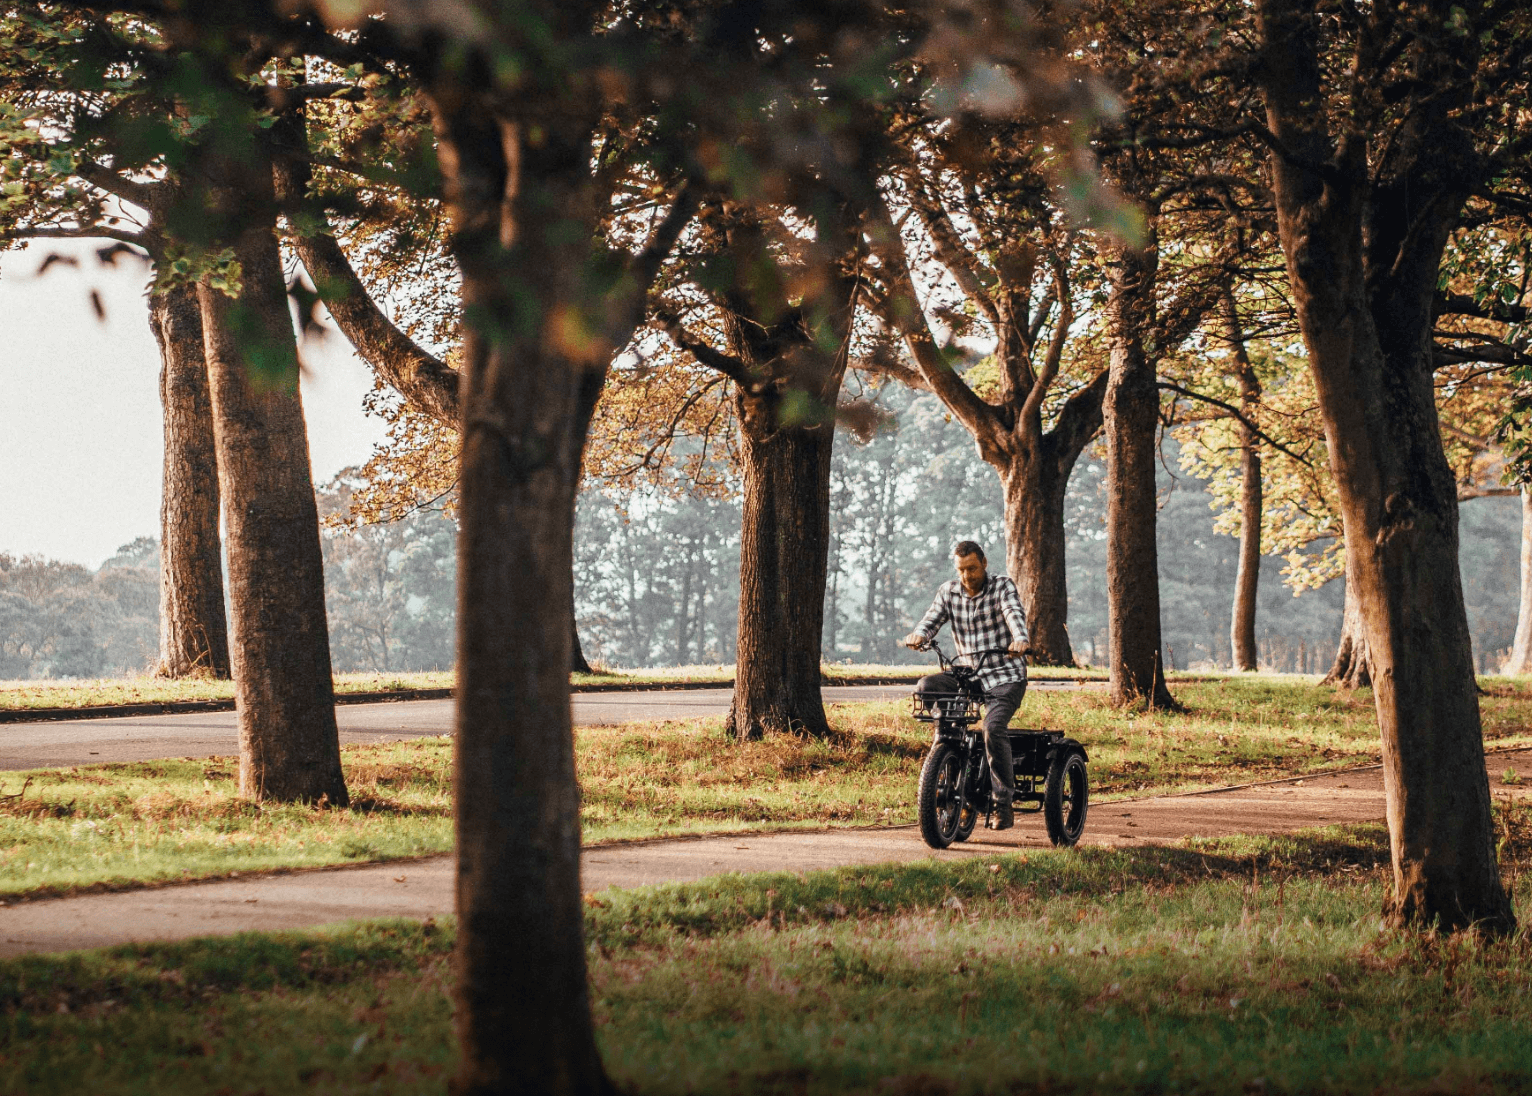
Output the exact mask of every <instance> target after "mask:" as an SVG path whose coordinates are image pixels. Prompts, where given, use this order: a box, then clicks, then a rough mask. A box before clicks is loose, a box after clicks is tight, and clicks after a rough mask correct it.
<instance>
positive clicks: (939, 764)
mask: <svg viewBox="0 0 1532 1096" xmlns="http://www.w3.org/2000/svg"><path fill="white" fill-rule="evenodd" d="M949 759H950V760H951V761H952V762H954V764H955V767H956V769H957V772H956V774H955V775H954V779H955V781H956V783H957V785H958V787H959V789H961V785H962V781H963V776H964V773H963V759H962V756H961V755H960V754H959V753H958V751H957V750H955V749H953V748H952V746H951V744H949V743H946V742H934V743H932V745H931V749H930V750H929V751H928V752H927V753H926V760H925V764H924V765H922V766H921V767H920V787H919V791H918V793H917V794H916V797H915V814H916V816H917V817H918V818H919V819H920V836H921V837H923V838H924V839H925V842H926V844H927V845H930V846H931V847H932V848H933V849H945V848H946V847H947V846H949V845H951V844H952V842H953V841H954V840H956V839H957V834H958V830H959V829H961V828H962V827H961V820H960V819H959V818H954V819H953V821H952V825H951V826H950V827H948V828H947V829H946V830H945V832H944V831H943V827H942V822H941V814H940V809H939V804H938V803H937V797H938V795H939V794H940V792H941V788H940V787H939V784H940V781H941V777H942V770H943V768H945V767H946V765H947V762H948V760H949ZM970 832H971V831H970Z"/></svg>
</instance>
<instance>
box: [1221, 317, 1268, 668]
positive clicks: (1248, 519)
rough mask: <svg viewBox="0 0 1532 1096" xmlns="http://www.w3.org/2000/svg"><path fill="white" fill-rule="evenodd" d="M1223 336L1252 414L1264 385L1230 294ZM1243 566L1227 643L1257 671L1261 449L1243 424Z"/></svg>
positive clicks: (1238, 661)
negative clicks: (1256, 373)
mask: <svg viewBox="0 0 1532 1096" xmlns="http://www.w3.org/2000/svg"><path fill="white" fill-rule="evenodd" d="M1222 304H1223V308H1222V311H1223V320H1224V336H1225V338H1226V339H1227V340H1228V343H1229V349H1230V352H1231V353H1232V354H1233V356H1234V368H1235V373H1236V376H1237V377H1238V379H1239V394H1240V405H1241V408H1242V410H1243V411H1244V413H1245V416H1246V417H1247V418H1248V417H1249V416H1250V414H1251V413H1252V412H1253V411H1254V409H1255V405H1256V403H1257V402H1259V400H1260V398H1261V384H1260V381H1259V380H1257V379H1256V375H1255V367H1254V366H1253V365H1251V364H1250V355H1249V354H1247V353H1246V352H1245V333H1244V329H1243V328H1242V327H1241V326H1240V322H1239V312H1238V311H1237V310H1236V308H1235V306H1234V296H1233V294H1232V293H1227V292H1226V293H1225V294H1224V297H1223V302H1222ZM1239 432H1240V437H1239V471H1240V492H1239V503H1240V505H1239V570H1238V572H1237V573H1236V574H1235V576H1234V611H1233V615H1232V619H1231V621H1230V624H1229V644H1230V647H1231V649H1232V650H1233V653H1234V668H1235V669H1236V670H1254V669H1257V664H1256V657H1255V604H1256V601H1255V599H1256V593H1257V591H1258V590H1259V588H1260V582H1261V502H1262V494H1261V450H1260V445H1259V443H1258V441H1257V439H1256V436H1255V431H1254V430H1252V429H1251V428H1250V427H1249V426H1247V425H1245V424H1244V423H1241V424H1240V427H1239Z"/></svg>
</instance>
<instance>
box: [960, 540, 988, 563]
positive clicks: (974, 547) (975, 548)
mask: <svg viewBox="0 0 1532 1096" xmlns="http://www.w3.org/2000/svg"><path fill="white" fill-rule="evenodd" d="M952 554H953V555H955V556H978V557H979V561H980V562H981V563H988V562H989V560H988V559H987V558H985V555H984V549H983V548H980V547H979V544H978V541H973V540H960V541H958V542H957V543H956V544H954V545H953V546H952Z"/></svg>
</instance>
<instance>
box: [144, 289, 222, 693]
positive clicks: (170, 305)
mask: <svg viewBox="0 0 1532 1096" xmlns="http://www.w3.org/2000/svg"><path fill="white" fill-rule="evenodd" d="M149 325H150V327H152V328H153V329H154V337H155V339H156V340H157V341H158V342H159V346H160V401H161V404H162V407H163V414H164V424H165V463H164V492H163V495H162V498H161V502H160V659H159V665H158V667H157V668H156V671H155V672H156V673H157V674H159V675H160V676H161V677H191V676H197V675H205V676H208V677H215V678H227V677H228V676H229V628H228V622H227V619H226V618H225V616H224V604H223V547H222V543H221V541H220V539H219V534H218V458H217V453H216V447H215V444H214V441H213V406H212V397H211V394H210V393H209V391H208V375H207V358H206V354H205V350H204V347H203V337H202V313H201V308H200V305H199V304H198V303H197V290H196V288H195V287H193V286H187V285H178V286H174V287H172V288H170V289H168V290H166V291H165V292H163V293H156V294H154V295H153V296H151V297H150V298H149Z"/></svg>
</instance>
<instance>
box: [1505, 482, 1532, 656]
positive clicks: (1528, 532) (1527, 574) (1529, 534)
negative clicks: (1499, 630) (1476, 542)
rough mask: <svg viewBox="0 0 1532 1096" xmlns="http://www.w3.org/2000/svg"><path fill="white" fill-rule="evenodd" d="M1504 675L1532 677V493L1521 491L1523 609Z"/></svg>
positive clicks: (1518, 615)
mask: <svg viewBox="0 0 1532 1096" xmlns="http://www.w3.org/2000/svg"><path fill="white" fill-rule="evenodd" d="M1500 672H1501V673H1503V674H1532V490H1529V489H1528V488H1526V487H1523V488H1522V489H1521V608H1520V609H1519V610H1518V611H1517V614H1516V638H1515V640H1514V641H1513V642H1512V645H1511V657H1510V660H1509V661H1508V662H1506V664H1505V665H1504V666H1502V667H1501V668H1500Z"/></svg>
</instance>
